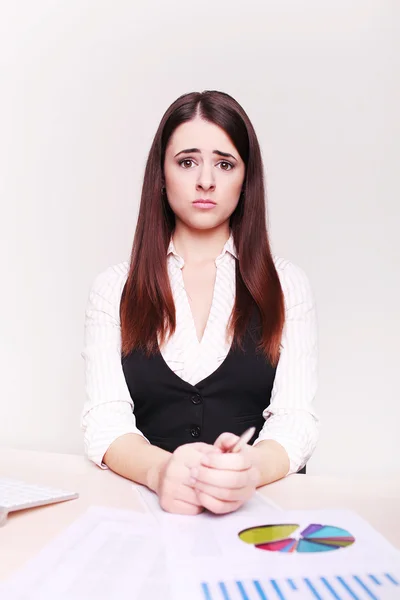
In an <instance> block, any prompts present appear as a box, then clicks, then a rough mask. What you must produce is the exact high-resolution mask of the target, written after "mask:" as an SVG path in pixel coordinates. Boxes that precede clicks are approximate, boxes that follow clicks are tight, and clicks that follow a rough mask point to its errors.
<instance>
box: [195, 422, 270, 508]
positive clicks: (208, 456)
mask: <svg viewBox="0 0 400 600" xmlns="http://www.w3.org/2000/svg"><path fill="white" fill-rule="evenodd" d="M238 439H239V437H238V436H237V435H234V434H232V433H222V434H221V435H220V436H219V437H218V439H217V440H216V441H215V444H214V446H211V448H212V451H208V452H207V453H205V454H204V455H203V457H202V459H201V461H200V463H199V464H197V465H193V466H192V467H191V477H192V480H191V482H189V483H190V484H191V485H194V490H195V494H196V497H197V502H198V505H202V506H203V507H204V508H206V509H207V510H209V511H211V512H213V513H217V514H225V513H230V512H234V511H235V510H237V509H238V508H240V506H242V504H244V503H245V502H247V500H249V499H250V498H251V496H252V495H253V494H254V492H255V490H256V488H257V485H258V483H259V480H260V470H259V467H258V459H259V456H258V454H257V452H256V450H255V449H254V448H253V447H252V446H249V445H248V444H245V445H244V446H243V448H242V449H241V450H240V451H239V452H233V453H229V452H225V450H226V449H227V448H230V447H231V446H232V444H233V443H234V442H236V441H237V440H238Z"/></svg>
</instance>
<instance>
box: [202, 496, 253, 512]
mask: <svg viewBox="0 0 400 600" xmlns="http://www.w3.org/2000/svg"><path fill="white" fill-rule="evenodd" d="M197 497H198V499H199V501H200V502H201V504H202V506H204V508H206V509H207V510H209V511H210V512H212V513H215V514H217V515H223V514H227V513H231V512H234V511H235V510H237V509H238V508H240V506H241V505H242V502H225V501H224V500H218V498H214V497H213V496H209V495H208V494H205V493H204V492H198V494H197Z"/></svg>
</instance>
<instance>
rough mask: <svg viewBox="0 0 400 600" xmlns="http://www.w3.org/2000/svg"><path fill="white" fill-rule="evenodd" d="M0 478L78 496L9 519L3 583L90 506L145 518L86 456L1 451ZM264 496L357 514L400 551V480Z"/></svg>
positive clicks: (4, 531)
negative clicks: (125, 510)
mask: <svg viewBox="0 0 400 600" xmlns="http://www.w3.org/2000/svg"><path fill="white" fill-rule="evenodd" d="M0 477H14V478H18V479H23V480H25V481H27V482H32V483H38V484H42V485H50V486H55V487H62V488H64V489H68V490H72V491H76V492H78V493H79V495H80V497H79V498H78V499H77V500H71V501H69V502H63V503H60V504H54V505H51V506H45V507H40V508H35V509H29V510H26V511H19V512H16V513H13V514H11V515H9V517H8V520H7V523H6V524H5V526H4V527H2V528H1V529H0V555H1V561H0V580H2V579H5V578H6V577H7V576H8V575H10V574H11V573H12V572H13V571H14V570H16V569H17V568H18V567H20V566H22V565H23V564H24V563H25V562H26V561H27V560H28V559H29V558H31V557H32V556H34V555H35V554H36V553H37V552H38V551H39V550H40V549H41V548H42V547H43V546H44V545H45V544H46V543H48V542H49V541H50V540H51V539H52V538H53V537H54V536H55V535H57V534H58V533H60V532H61V530H62V529H63V528H64V527H66V526H67V525H69V524H70V523H72V521H74V519H76V518H77V517H78V516H79V515H80V514H82V513H83V512H84V511H85V510H86V509H87V507H88V506H90V505H91V504H97V505H102V506H109V507H113V508H128V509H134V510H138V511H141V512H143V508H142V505H141V503H140V501H139V499H138V497H137V496H136V492H135V491H134V490H133V488H132V485H131V483H130V482H129V481H127V480H126V479H123V478H122V477H119V476H118V475H116V474H115V473H113V472H112V471H109V470H107V471H103V470H101V469H99V468H98V467H96V466H95V465H93V464H92V463H90V462H89V461H87V460H86V459H85V458H83V457H82V456H76V455H69V454H51V453H45V452H30V451H22V450H11V449H6V448H1V449H0ZM261 491H262V493H263V494H265V495H266V496H267V497H268V498H271V499H272V500H273V501H275V502H276V503H277V504H279V505H280V506H282V507H283V508H287V509H292V508H293V509H296V508H298V509H304V508H350V509H352V510H355V511H356V512H358V513H359V514H360V515H361V516H362V517H364V518H365V519H366V520H368V521H369V522H370V523H371V525H373V526H374V527H375V528H376V529H377V530H378V531H380V532H381V533H382V534H383V535H384V536H386V538H387V539H388V540H389V541H391V542H392V544H394V545H395V546H397V547H398V548H399V549H400V478H395V477H393V478H382V479H378V478H374V479H364V480H355V479H350V478H349V479H339V478H333V477H319V476H311V475H291V476H289V477H287V478H286V479H284V480H281V481H277V482H276V483H273V484H270V485H268V486H265V487H264V488H263V489H262V490H261Z"/></svg>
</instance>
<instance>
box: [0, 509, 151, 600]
mask: <svg viewBox="0 0 400 600" xmlns="http://www.w3.org/2000/svg"><path fill="white" fill-rule="evenodd" d="M153 527H154V522H153V520H152V519H151V518H149V517H148V516H147V515H144V514H142V513H135V512H133V511H125V510H114V509H105V508H101V507H91V508H90V509H89V510H88V511H87V512H86V513H85V514H84V515H82V516H81V517H80V518H79V519H77V521H75V522H74V523H73V524H72V525H71V526H70V527H68V528H67V529H66V530H65V531H64V532H63V533H62V534H61V535H60V536H58V537H57V538H56V539H55V540H53V541H52V542H51V543H50V544H48V545H47V546H46V547H45V548H44V549H43V551H41V552H40V553H39V554H38V555H37V556H36V557H35V558H33V559H32V560H31V561H30V562H29V563H28V564H27V565H26V567H24V568H23V569H22V570H20V571H19V572H18V573H16V574H15V575H14V576H13V577H11V578H10V580H9V581H8V582H6V583H5V584H4V585H3V587H0V598H1V600H92V599H93V600H114V599H118V600H125V599H129V600H135V599H136V598H143V594H142V592H143V590H146V589H147V587H146V586H147V585H148V581H149V574H150V573H152V577H153V579H154V578H155V576H156V574H157V561H158V555H159V549H160V544H159V543H158V541H157V539H156V538H155V536H154V528H153Z"/></svg>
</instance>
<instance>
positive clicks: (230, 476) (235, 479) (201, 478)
mask: <svg viewBox="0 0 400 600" xmlns="http://www.w3.org/2000/svg"><path fill="white" fill-rule="evenodd" d="M190 476H191V478H192V479H193V480H195V481H196V483H197V482H201V483H205V484H207V485H213V486H216V487H221V488H228V489H240V488H243V487H245V486H246V485H247V484H248V482H249V469H245V470H242V471H221V470H220V469H212V468H209V467H204V466H202V465H200V466H198V467H193V469H191V470H190Z"/></svg>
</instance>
